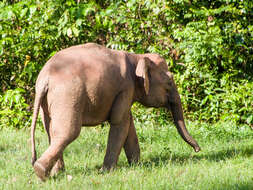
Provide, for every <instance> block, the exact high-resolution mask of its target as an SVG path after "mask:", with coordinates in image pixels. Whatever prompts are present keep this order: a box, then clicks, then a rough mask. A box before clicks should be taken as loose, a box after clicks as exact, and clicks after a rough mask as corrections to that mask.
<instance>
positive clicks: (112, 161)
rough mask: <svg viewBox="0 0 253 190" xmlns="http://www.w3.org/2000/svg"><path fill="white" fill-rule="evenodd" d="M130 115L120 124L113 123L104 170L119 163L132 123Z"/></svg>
mask: <svg viewBox="0 0 253 190" xmlns="http://www.w3.org/2000/svg"><path fill="white" fill-rule="evenodd" d="M129 117H130V116H129ZM129 117H128V118H127V119H125V120H122V122H121V123H119V124H111V128H110V131H109V137H108V143H107V149H106V154H105V158H104V164H103V170H110V169H112V168H113V167H114V166H115V165H116V164H117V161H118V158H119V154H120V151H121V149H122V146H123V145H124V143H125V140H126V137H127V135H128V129H129V124H130V119H129Z"/></svg>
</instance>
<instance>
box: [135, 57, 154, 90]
mask: <svg viewBox="0 0 253 190" xmlns="http://www.w3.org/2000/svg"><path fill="white" fill-rule="evenodd" d="M149 65H150V59H149V58H147V57H144V58H142V59H140V60H139V61H138V63H137V67H136V71H135V74H136V76H138V77H141V78H143V79H144V89H145V92H146V94H148V92H149V78H148V77H149V75H148V68H149Z"/></svg>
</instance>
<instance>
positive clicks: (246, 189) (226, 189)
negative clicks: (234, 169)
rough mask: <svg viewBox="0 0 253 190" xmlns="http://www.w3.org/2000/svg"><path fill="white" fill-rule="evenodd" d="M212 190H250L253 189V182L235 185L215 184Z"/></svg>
mask: <svg viewBox="0 0 253 190" xmlns="http://www.w3.org/2000/svg"><path fill="white" fill-rule="evenodd" d="M213 189H216V190H233V189H236V190H252V189H253V182H249V181H248V182H245V183H243V182H239V183H236V184H217V185H214V187H213Z"/></svg>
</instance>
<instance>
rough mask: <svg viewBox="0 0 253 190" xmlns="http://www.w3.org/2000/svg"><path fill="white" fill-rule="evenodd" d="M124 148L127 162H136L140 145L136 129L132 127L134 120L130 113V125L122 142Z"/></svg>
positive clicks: (138, 157)
mask: <svg viewBox="0 0 253 190" xmlns="http://www.w3.org/2000/svg"><path fill="white" fill-rule="evenodd" d="M124 150H125V153H126V156H127V160H128V163H129V164H132V163H137V162H138V161H139V159H140V146H139V142H138V137H137V135H136V129H135V127H134V121H133V117H132V114H131V115H130V126H129V130H128V135H127V138H126V141H125V144H124Z"/></svg>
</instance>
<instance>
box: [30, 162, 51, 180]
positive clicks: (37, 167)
mask: <svg viewBox="0 0 253 190" xmlns="http://www.w3.org/2000/svg"><path fill="white" fill-rule="evenodd" d="M33 168H34V171H35V174H36V175H37V176H38V177H39V178H40V180H41V181H46V179H47V177H48V175H49V174H48V171H47V170H46V168H45V167H44V166H43V165H42V164H40V163H39V162H38V161H37V162H35V163H34V165H33Z"/></svg>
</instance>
